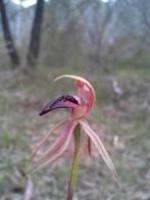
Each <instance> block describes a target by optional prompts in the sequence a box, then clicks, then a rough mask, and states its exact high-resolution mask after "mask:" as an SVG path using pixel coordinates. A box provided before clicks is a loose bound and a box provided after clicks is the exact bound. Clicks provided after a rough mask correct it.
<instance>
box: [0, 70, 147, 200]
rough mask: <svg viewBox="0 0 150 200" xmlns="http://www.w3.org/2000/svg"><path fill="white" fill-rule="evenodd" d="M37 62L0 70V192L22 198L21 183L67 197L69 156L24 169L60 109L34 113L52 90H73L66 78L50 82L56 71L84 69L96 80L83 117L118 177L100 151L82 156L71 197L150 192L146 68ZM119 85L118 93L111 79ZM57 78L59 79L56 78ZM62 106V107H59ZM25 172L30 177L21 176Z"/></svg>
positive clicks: (47, 199)
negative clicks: (92, 101) (27, 68)
mask: <svg viewBox="0 0 150 200" xmlns="http://www.w3.org/2000/svg"><path fill="white" fill-rule="evenodd" d="M77 71H78V70H77V69H69V70H68V69H65V68H61V69H60V68H59V69H51V68H49V69H45V68H43V69H38V70H37V71H36V72H35V73H34V74H30V75H23V74H22V73H21V72H13V71H11V70H0V200H22V199H24V195H25V191H26V190H27V189H29V190H31V191H32V190H33V191H32V192H33V198H32V199H34V200H59V199H60V200H62V199H65V197H66V191H67V181H68V178H69V169H70V161H69V160H68V159H67V158H66V159H60V161H58V162H56V163H55V164H52V165H51V164H50V165H49V166H47V167H46V168H45V169H43V170H41V171H39V172H35V173H34V174H32V175H30V178H29V177H28V176H27V175H26V173H25V171H26V169H27V167H28V165H29V157H30V154H31V152H30V145H32V143H33V142H34V141H35V140H37V138H38V137H39V136H41V135H44V134H45V133H46V132H47V131H48V130H49V129H50V128H51V127H52V126H53V125H54V124H55V123H56V122H58V121H59V120H60V119H61V117H62V115H66V113H65V112H64V111H60V112H56V113H54V114H53V115H52V114H49V115H47V116H45V117H39V116H38V112H39V110H40V109H41V107H42V106H43V105H45V103H47V102H48V101H49V100H50V99H51V98H54V97H56V96H57V95H61V94H68V92H72V90H73V87H72V85H73V84H72V82H70V81H68V80H67V81H62V82H57V83H54V82H53V79H54V78H55V77H57V76H59V75H61V74H64V73H67V74H69V73H70V74H78V75H83V77H86V78H87V79H88V80H89V81H90V82H91V83H92V84H93V86H94V87H95V89H96V93H97V102H96V106H95V108H94V110H93V112H92V115H91V117H90V119H89V121H90V123H91V124H92V126H93V128H94V129H95V131H96V132H98V131H99V128H100V127H103V129H104V130H105V134H101V135H100V137H101V139H102V140H103V141H104V143H105V146H106V147H107V149H108V150H109V152H110V155H111V158H112V160H113V162H114V164H115V166H116V169H117V172H118V174H119V177H120V185H121V186H120V187H118V186H117V185H116V183H115V182H114V181H113V179H112V177H111V175H110V173H109V171H108V169H107V167H106V166H105V164H104V162H103V161H102V159H101V158H91V159H85V160H84V161H83V162H81V168H80V171H79V179H78V185H77V190H76V192H75V198H74V199H75V200H78V199H82V200H98V199H101V200H150V190H149V188H150V153H149V152H150V135H149V134H150V69H132V70H131V68H126V69H116V70H114V71H113V72H112V73H111V72H101V71H100V70H92V69H91V70H90V69H86V70H85V71H84V70H79V71H78V73H77ZM113 80H115V81H117V82H118V84H119V86H120V88H121V89H122V91H123V95H122V96H121V97H117V96H116V95H115V94H114V92H113V90H112V81H113ZM62 83H63V84H62ZM60 113H61V114H60ZM27 177H28V178H27Z"/></svg>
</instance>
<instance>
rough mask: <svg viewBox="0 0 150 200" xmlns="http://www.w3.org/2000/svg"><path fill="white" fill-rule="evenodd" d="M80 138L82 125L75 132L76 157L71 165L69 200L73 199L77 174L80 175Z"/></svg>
mask: <svg viewBox="0 0 150 200" xmlns="http://www.w3.org/2000/svg"><path fill="white" fill-rule="evenodd" d="M80 138H81V133H80V126H79V125H78V126H77V127H76V129H75V132H74V141H75V152H74V157H73V162H72V167H71V174H70V181H69V186H68V196H67V200H72V198H73V192H74V190H75V187H76V183H77V175H78V170H79V163H80Z"/></svg>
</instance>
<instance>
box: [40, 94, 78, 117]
mask: <svg viewBox="0 0 150 200" xmlns="http://www.w3.org/2000/svg"><path fill="white" fill-rule="evenodd" d="M77 105H79V102H78V101H77V99H75V98H74V97H73V96H71V95H63V96H60V97H58V98H56V99H55V100H52V101H50V102H49V103H48V104H47V105H46V106H44V107H43V109H42V110H41V112H40V113H39V115H40V116H42V115H45V114H47V113H48V112H50V111H53V110H56V109H59V108H75V107H76V106H77Z"/></svg>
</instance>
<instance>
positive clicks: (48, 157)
mask: <svg viewBox="0 0 150 200" xmlns="http://www.w3.org/2000/svg"><path fill="white" fill-rule="evenodd" d="M76 125H77V122H74V121H71V122H69V123H67V124H66V127H65V129H64V130H63V132H62V133H61V135H62V137H61V138H58V140H57V141H56V142H55V143H54V145H52V147H51V148H50V149H48V151H46V152H45V153H44V154H43V155H42V156H41V158H40V159H39V160H38V162H37V163H36V165H35V166H34V168H33V170H34V171H35V170H38V169H41V168H43V167H45V166H46V165H47V164H49V163H51V162H54V161H55V160H56V159H58V158H59V157H60V156H61V155H62V154H63V153H64V152H65V151H66V149H67V147H68V145H69V143H70V141H71V137H72V133H73V131H74V128H75V127H76Z"/></svg>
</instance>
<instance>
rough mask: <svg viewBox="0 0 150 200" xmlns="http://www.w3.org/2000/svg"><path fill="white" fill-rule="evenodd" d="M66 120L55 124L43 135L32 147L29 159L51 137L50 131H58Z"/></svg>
mask: <svg viewBox="0 0 150 200" xmlns="http://www.w3.org/2000/svg"><path fill="white" fill-rule="evenodd" d="M66 122H67V121H66V120H65V121H63V122H61V123H59V124H57V125H56V126H55V127H54V128H52V129H51V130H50V132H49V133H48V134H47V135H45V136H44V137H43V138H42V139H41V140H40V141H39V142H38V143H37V144H36V145H35V147H34V148H33V152H32V155H31V159H33V157H34V156H35V155H36V153H37V152H38V150H40V148H41V147H42V146H43V145H44V143H45V142H47V141H48V140H49V138H50V137H51V135H52V133H54V132H56V131H58V130H59V129H60V128H61V127H62V126H63V125H65V124H66Z"/></svg>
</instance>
